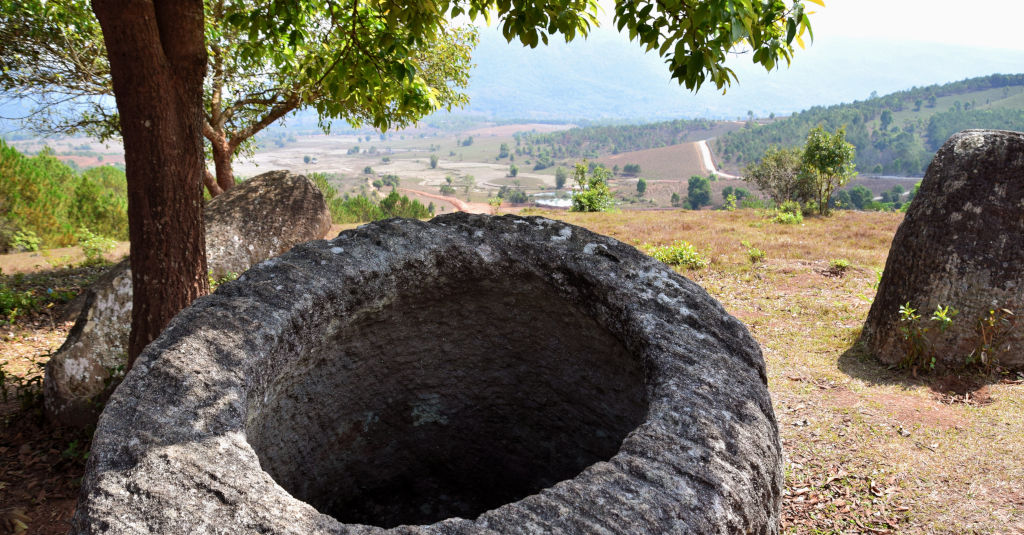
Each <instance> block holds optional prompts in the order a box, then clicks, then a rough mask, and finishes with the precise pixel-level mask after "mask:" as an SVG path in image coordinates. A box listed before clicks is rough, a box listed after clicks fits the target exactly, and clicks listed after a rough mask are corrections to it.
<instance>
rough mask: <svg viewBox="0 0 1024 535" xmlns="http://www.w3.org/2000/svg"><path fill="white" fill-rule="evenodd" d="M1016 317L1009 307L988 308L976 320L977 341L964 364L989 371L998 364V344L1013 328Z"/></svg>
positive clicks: (1000, 343)
mask: <svg viewBox="0 0 1024 535" xmlns="http://www.w3.org/2000/svg"><path fill="white" fill-rule="evenodd" d="M1016 323H1017V317H1016V316H1015V315H1014V314H1013V312H1012V311H1010V309H1007V308H1000V309H995V308H992V309H989V311H988V314H986V315H985V316H982V318H981V319H980V320H978V326H977V330H978V341H977V344H976V347H975V348H974V350H972V351H971V353H970V354H968V355H967V359H966V362H965V364H966V365H968V366H972V365H973V366H978V367H980V368H981V369H983V370H985V371H986V372H987V371H991V370H992V368H994V367H996V366H997V365H998V364H999V353H1000V352H1001V350H1000V347H999V346H1000V345H1002V341H1003V338H1004V337H1005V336H1006V335H1007V334H1009V333H1010V331H1012V330H1013V327H1014V326H1015V325H1016Z"/></svg>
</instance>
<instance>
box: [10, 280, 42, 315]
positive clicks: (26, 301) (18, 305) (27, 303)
mask: <svg viewBox="0 0 1024 535" xmlns="http://www.w3.org/2000/svg"><path fill="white" fill-rule="evenodd" d="M39 301H40V300H39V299H38V298H37V297H36V296H35V294H33V293H32V292H31V291H24V292H22V291H17V290H14V289H13V288H10V287H8V286H7V285H6V284H4V283H2V282H0V324H5V323H13V322H14V320H15V319H17V318H18V316H20V315H23V314H25V313H26V312H29V311H31V310H35V309H36V308H39V304H40V303H39Z"/></svg>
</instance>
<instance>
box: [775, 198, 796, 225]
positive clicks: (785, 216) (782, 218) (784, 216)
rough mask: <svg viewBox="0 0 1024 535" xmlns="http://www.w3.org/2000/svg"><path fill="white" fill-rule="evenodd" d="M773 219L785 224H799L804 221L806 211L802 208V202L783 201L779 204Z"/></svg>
mask: <svg viewBox="0 0 1024 535" xmlns="http://www.w3.org/2000/svg"><path fill="white" fill-rule="evenodd" d="M772 221H775V222H776V223H781V224H783V225H799V224H800V223H803V222H804V213H803V210H801V209H800V203H798V202H796V201H785V202H783V203H782V204H780V205H779V207H778V209H777V211H776V213H775V217H774V218H773V219H772Z"/></svg>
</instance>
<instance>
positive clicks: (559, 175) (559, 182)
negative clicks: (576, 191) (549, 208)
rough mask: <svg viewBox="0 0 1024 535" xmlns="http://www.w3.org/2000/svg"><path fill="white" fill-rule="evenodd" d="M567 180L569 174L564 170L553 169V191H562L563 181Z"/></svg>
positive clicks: (560, 168) (559, 168)
mask: <svg viewBox="0 0 1024 535" xmlns="http://www.w3.org/2000/svg"><path fill="white" fill-rule="evenodd" d="M568 179H569V173H568V172H566V170H565V168H563V167H558V168H556V169H555V189H562V188H564V187H565V181H566V180H568Z"/></svg>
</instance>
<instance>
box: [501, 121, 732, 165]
mask: <svg viewBox="0 0 1024 535" xmlns="http://www.w3.org/2000/svg"><path fill="white" fill-rule="evenodd" d="M714 126H715V123H714V122H713V121H709V120H706V119H694V120H683V119H679V120H675V121H664V122H660V123H649V124H639V125H619V126H587V127H584V128H572V129H569V130H562V131H559V132H551V133H546V134H541V133H536V132H520V133H517V134H516V135H515V139H516V154H526V155H530V156H533V157H535V158H537V159H538V160H539V161H550V160H564V159H570V158H597V157H599V156H601V155H604V154H618V153H620V152H629V151H634V150H643V149H654V148H658V147H667V146H669V145H676V144H679V143H685V142H687V141H695V140H698V139H703V137H702V136H701V134H702V133H707V132H708V131H710V130H711V129H712V128H714Z"/></svg>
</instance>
